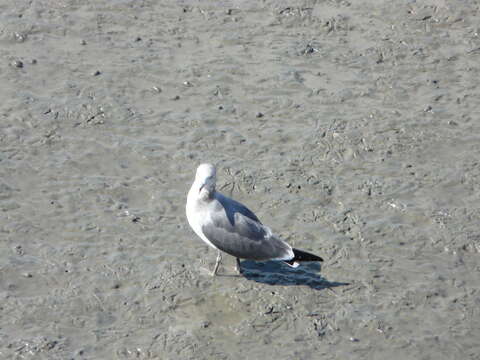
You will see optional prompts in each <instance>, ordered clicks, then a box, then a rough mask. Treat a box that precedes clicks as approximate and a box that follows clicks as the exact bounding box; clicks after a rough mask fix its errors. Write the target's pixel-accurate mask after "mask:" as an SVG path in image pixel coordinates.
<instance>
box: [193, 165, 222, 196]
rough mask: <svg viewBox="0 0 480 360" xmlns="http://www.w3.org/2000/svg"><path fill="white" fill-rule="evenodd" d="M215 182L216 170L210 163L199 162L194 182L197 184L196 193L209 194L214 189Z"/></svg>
mask: <svg viewBox="0 0 480 360" xmlns="http://www.w3.org/2000/svg"><path fill="white" fill-rule="evenodd" d="M216 182H217V170H216V169H215V166H213V165H212V164H201V165H200V166H199V167H198V168H197V173H196V175H195V183H197V185H198V193H199V194H200V195H201V197H205V196H210V195H211V194H212V193H213V192H214V191H215V183H216Z"/></svg>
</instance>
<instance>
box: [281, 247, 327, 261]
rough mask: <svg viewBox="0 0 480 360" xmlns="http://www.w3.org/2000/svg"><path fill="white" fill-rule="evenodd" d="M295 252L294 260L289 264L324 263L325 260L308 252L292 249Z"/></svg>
mask: <svg viewBox="0 0 480 360" xmlns="http://www.w3.org/2000/svg"><path fill="white" fill-rule="evenodd" d="M292 250H293V255H294V257H293V259H292V260H289V261H287V262H288V263H290V262H291V263H292V264H293V263H294V262H295V261H323V259H322V258H321V257H320V256H317V255H314V254H311V253H308V252H306V251H302V250H298V249H292Z"/></svg>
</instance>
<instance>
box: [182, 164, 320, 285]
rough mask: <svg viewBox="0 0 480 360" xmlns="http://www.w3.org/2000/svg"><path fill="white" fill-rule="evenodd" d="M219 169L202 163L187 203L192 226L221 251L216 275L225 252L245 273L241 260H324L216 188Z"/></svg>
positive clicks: (297, 262)
mask: <svg viewBox="0 0 480 360" xmlns="http://www.w3.org/2000/svg"><path fill="white" fill-rule="evenodd" d="M216 172H217V171H216V168H215V166H213V165H211V164H201V165H200V166H199V167H198V168H197V172H196V175H195V181H194V182H193V184H192V187H191V188H190V191H189V192H188V197H187V205H186V213H187V219H188V223H189V224H190V227H191V228H192V229H193V231H194V232H195V233H196V234H197V235H198V236H199V237H200V239H202V240H203V241H204V242H205V243H207V244H208V245H209V246H210V247H212V248H214V249H216V250H217V251H218V253H217V260H216V263H215V267H214V268H213V271H212V276H215V275H216V274H217V270H218V266H219V265H220V262H221V260H222V253H221V252H222V251H223V252H225V253H227V254H229V255H232V256H234V257H236V260H237V265H236V269H237V271H238V272H239V273H242V268H241V266H240V259H249V260H255V261H266V260H278V261H283V262H285V263H286V264H288V265H289V266H291V267H297V266H298V265H299V262H300V261H323V259H322V258H321V257H319V256H317V255H313V254H310V253H308V252H305V251H302V250H298V249H294V248H292V247H291V246H290V245H288V244H287V243H286V242H285V241H283V240H281V239H280V238H279V237H278V236H276V235H275V234H273V233H272V230H271V229H270V228H269V227H268V226H265V225H263V224H262V223H261V222H260V220H259V219H258V218H257V216H256V215H255V214H254V213H253V212H252V211H251V210H249V209H248V208H247V207H246V206H245V205H242V204H241V203H239V202H237V201H235V200H233V199H230V198H228V197H226V196H225V195H222V194H221V193H219V192H218V191H216V190H215V184H216V180H217V179H216Z"/></svg>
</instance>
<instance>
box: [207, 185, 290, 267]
mask: <svg viewBox="0 0 480 360" xmlns="http://www.w3.org/2000/svg"><path fill="white" fill-rule="evenodd" d="M220 195H221V194H220ZM208 212H209V216H208V219H206V220H205V223H204V225H203V226H202V231H203V233H204V235H205V236H206V237H207V239H208V240H209V241H210V242H211V243H212V244H213V245H215V246H216V247H217V248H218V249H220V250H222V251H224V252H226V253H227V254H230V255H233V256H236V257H238V258H242V259H252V260H269V259H277V260H290V259H291V258H293V251H292V249H291V247H290V246H289V245H288V244H286V243H285V242H283V241H282V240H280V239H278V238H276V237H275V236H274V235H273V234H272V232H271V230H270V229H269V228H268V227H266V226H264V225H262V223H260V221H258V218H257V217H256V216H255V214H253V212H251V211H250V210H248V209H247V208H246V207H245V206H243V205H242V204H240V203H238V202H236V201H234V200H231V199H229V198H227V197H225V196H223V195H222V196H221V197H220V198H218V196H216V197H215V199H213V200H212V202H211V204H210V206H209V211H208Z"/></svg>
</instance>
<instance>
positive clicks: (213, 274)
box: [212, 250, 222, 276]
mask: <svg viewBox="0 0 480 360" xmlns="http://www.w3.org/2000/svg"><path fill="white" fill-rule="evenodd" d="M220 261H222V254H221V253H220V250H218V254H217V262H216V263H215V267H214V268H213V271H212V276H215V275H217V270H218V266H219V265H220Z"/></svg>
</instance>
